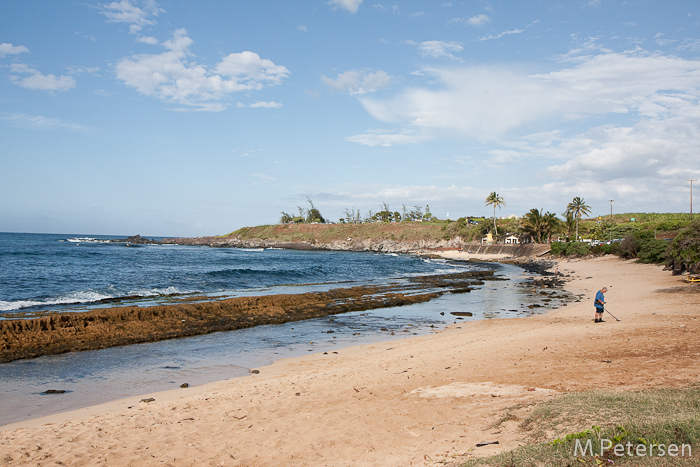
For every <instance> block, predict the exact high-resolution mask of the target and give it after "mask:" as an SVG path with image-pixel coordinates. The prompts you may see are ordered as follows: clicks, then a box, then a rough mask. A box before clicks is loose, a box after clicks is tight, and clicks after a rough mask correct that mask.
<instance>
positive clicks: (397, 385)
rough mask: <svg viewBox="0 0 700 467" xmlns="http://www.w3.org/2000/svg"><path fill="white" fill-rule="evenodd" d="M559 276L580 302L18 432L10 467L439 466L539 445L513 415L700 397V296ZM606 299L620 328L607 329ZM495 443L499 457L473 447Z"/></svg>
mask: <svg viewBox="0 0 700 467" xmlns="http://www.w3.org/2000/svg"><path fill="white" fill-rule="evenodd" d="M457 259H459V258H457ZM494 259H495V258H494ZM555 267H558V268H559V270H560V272H561V273H562V275H565V276H569V277H568V278H567V279H568V281H569V282H568V283H567V285H566V289H567V290H569V291H571V292H573V293H574V294H577V295H579V296H581V297H582V299H581V301H580V302H578V303H572V304H570V305H568V306H565V307H562V308H560V309H558V310H554V311H550V312H549V313H547V314H543V315H538V316H532V317H529V318H527V319H518V320H484V321H474V322H470V323H468V324H467V323H461V324H457V325H451V326H448V327H447V328H446V329H445V330H443V331H440V332H437V333H433V334H430V335H426V336H418V337H409V338H407V339H403V340H399V341H391V342H386V343H379V344H367V345H364V346H358V347H350V348H344V349H340V350H339V351H338V352H337V353H336V352H331V353H321V354H312V355H308V356H304V357H297V358H292V359H283V360H279V361H277V362H275V363H273V364H272V365H270V366H265V367H261V368H259V369H258V371H259V372H260V373H259V374H252V375H251V376H249V377H243V378H236V379H232V380H225V381H220V382H216V383H209V384H207V385H203V386H200V387H196V388H188V389H182V390H174V391H168V392H165V393H157V394H152V395H148V396H140V397H136V398H129V399H126V400H122V401H116V402H113V403H109V404H103V405H100V406H95V407H90V408H87V409H81V410H78V411H73V412H68V413H62V414H57V415H52V416H49V417H45V418H42V419H35V420H31V421H27V422H22V423H19V424H13V425H9V426H6V427H2V428H0V429H2V430H5V431H3V432H2V433H1V434H0V446H1V447H2V450H3V452H8V455H7V456H6V457H5V459H0V465H29V464H31V465H37V464H38V465H44V463H42V462H41V461H42V459H43V460H47V459H51V463H53V462H55V461H56V460H60V461H63V462H67V461H68V462H70V463H71V464H72V465H94V464H95V463H99V462H106V463H108V464H109V465H134V464H140V465H155V464H159V465H162V464H165V465H169V464H170V465H178V459H180V460H185V459H186V460H189V461H194V460H197V462H198V463H204V464H205V465H221V464H223V465H241V466H242V465H256V466H259V465H260V466H264V465H279V464H281V463H285V464H286V465H348V466H349V465H367V466H370V465H377V466H380V465H381V466H392V465H396V466H400V465H411V464H413V465H432V464H434V463H437V462H438V461H450V462H451V461H458V460H464V459H467V458H468V457H470V456H474V455H479V456H481V455H486V454H489V453H493V452H499V451H503V450H508V449H512V448H514V447H517V446H519V445H522V444H523V443H525V442H527V436H526V433H523V432H521V431H520V430H519V429H518V427H517V423H515V422H513V423H510V422H508V423H506V424H505V425H503V426H501V427H499V428H498V429H494V424H495V422H496V421H497V420H498V419H499V417H501V416H502V414H503V411H504V410H505V409H506V408H507V407H509V406H513V405H516V404H520V405H527V404H530V403H532V402H536V401H538V400H542V399H545V398H547V397H552V396H553V395H555V394H559V393H565V392H568V391H582V390H590V389H616V390H632V389H644V388H652V387H683V386H687V385H690V384H694V383H697V382H698V380H699V378H700V364H699V363H698V361H699V360H700V359H698V356H700V344H699V342H700V339H698V337H700V325H699V323H698V317H697V316H696V314H695V312H694V311H695V310H697V309H698V304H700V294H698V293H692V292H693V291H695V290H696V289H697V287H696V288H695V289H694V288H693V287H694V286H693V285H687V284H683V283H682V282H681V279H680V278H678V277H674V276H672V275H671V274H670V273H668V272H664V271H662V270H661V267H659V266H654V265H644V264H637V263H633V262H630V261H624V260H620V259H617V258H614V257H601V258H594V259H586V260H571V261H563V262H559V263H558V264H557V265H555ZM603 285H605V286H606V287H608V289H609V292H608V295H607V299H608V302H609V303H610V304H614V307H615V308H614V313H615V315H616V316H617V317H618V318H620V319H621V321H620V322H616V321H615V320H613V319H606V321H607V322H606V323H599V324H595V323H593V305H592V297H593V295H594V294H595V291H596V290H598V289H599V288H600V287H601V286H603ZM608 318H609V317H608ZM149 398H153V399H154V401H152V402H141V400H142V399H149ZM146 439H147V441H145V440H146ZM484 439H488V440H491V439H493V440H497V441H499V444H498V445H488V446H485V447H479V448H475V446H476V444H477V443H479V442H481V441H483V440H484ZM38 440H41V441H38ZM38 448H40V449H38ZM46 456H49V457H46ZM8 459H10V460H8ZM98 461H99V462H98Z"/></svg>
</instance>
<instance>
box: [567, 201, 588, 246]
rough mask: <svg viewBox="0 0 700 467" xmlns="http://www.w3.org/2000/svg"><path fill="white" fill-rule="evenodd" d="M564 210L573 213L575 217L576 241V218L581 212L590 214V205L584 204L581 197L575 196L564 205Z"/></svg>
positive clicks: (577, 218)
mask: <svg viewBox="0 0 700 467" xmlns="http://www.w3.org/2000/svg"><path fill="white" fill-rule="evenodd" d="M566 212H567V213H571V214H573V215H574V217H575V218H576V241H577V242H578V220H579V219H580V218H581V216H582V215H583V214H586V215H588V214H590V213H591V207H590V206H588V205H587V204H586V202H585V201H584V200H583V198H579V197H578V196H577V197H576V198H574V199H573V200H572V201H571V202H570V203H569V205H568V206H566Z"/></svg>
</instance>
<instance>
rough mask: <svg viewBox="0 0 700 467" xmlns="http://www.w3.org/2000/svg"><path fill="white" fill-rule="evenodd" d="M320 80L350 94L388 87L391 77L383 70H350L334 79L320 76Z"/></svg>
mask: <svg viewBox="0 0 700 467" xmlns="http://www.w3.org/2000/svg"><path fill="white" fill-rule="evenodd" d="M321 80H322V81H323V83H324V84H326V85H327V86H329V87H331V88H333V89H336V90H338V91H341V92H345V91H347V92H349V93H350V95H351V96H355V95H362V94H367V93H370V92H376V91H379V90H381V89H386V88H388V87H389V86H390V85H391V83H392V78H391V76H389V75H388V74H387V73H386V72H385V71H382V70H380V71H377V72H370V71H369V70H351V71H346V72H345V73H342V74H339V75H338V77H337V78H336V79H331V78H328V77H326V76H322V77H321Z"/></svg>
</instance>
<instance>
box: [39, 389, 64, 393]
mask: <svg viewBox="0 0 700 467" xmlns="http://www.w3.org/2000/svg"><path fill="white" fill-rule="evenodd" d="M65 392H66V390H65V389H47V390H46V391H44V392H42V394H65Z"/></svg>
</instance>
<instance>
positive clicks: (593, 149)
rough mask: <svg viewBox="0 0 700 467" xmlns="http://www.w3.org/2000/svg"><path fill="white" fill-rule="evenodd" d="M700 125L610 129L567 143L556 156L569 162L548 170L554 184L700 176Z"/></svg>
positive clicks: (677, 122)
mask: <svg viewBox="0 0 700 467" xmlns="http://www.w3.org/2000/svg"><path fill="white" fill-rule="evenodd" d="M699 146H700V121H697V120H695V121H692V122H689V121H680V120H668V121H656V120H653V121H645V122H640V123H638V124H636V125H634V126H632V127H616V126H605V127H599V128H594V129H592V130H590V131H588V132H586V133H585V134H582V135H580V136H576V137H573V138H569V139H567V140H565V141H563V142H562V143H561V144H560V145H559V147H558V148H556V149H555V150H556V151H559V152H561V153H563V154H564V155H565V156H566V157H567V159H568V160H567V161H566V162H565V163H563V164H559V165H554V166H551V167H549V168H547V169H546V170H545V175H546V176H547V177H550V178H553V179H555V180H567V179H568V180H571V179H576V178H578V179H587V180H591V181H597V182H599V183H606V182H610V181H612V180H618V179H647V180H648V181H649V182H650V184H652V185H653V183H654V181H657V182H659V181H661V180H662V179H664V178H668V177H671V178H674V179H676V178H678V175H679V171H678V170H669V169H678V168H683V170H680V172H683V171H687V170H700V158H698V157H697V148H698V147H699Z"/></svg>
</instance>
